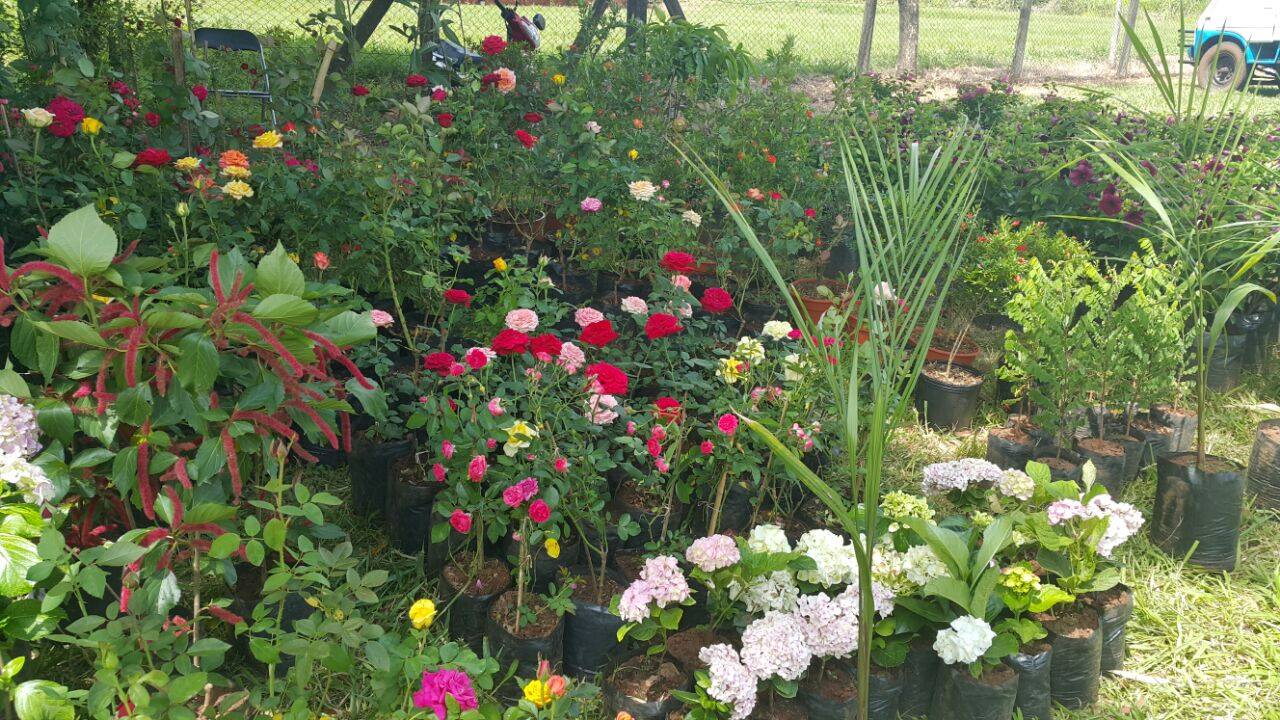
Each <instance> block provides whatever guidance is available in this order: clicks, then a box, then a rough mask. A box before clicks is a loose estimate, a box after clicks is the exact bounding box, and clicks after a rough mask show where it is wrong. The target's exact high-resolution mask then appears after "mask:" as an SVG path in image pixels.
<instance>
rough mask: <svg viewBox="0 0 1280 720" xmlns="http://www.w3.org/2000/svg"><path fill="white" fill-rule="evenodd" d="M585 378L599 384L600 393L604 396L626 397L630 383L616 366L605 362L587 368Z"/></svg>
mask: <svg viewBox="0 0 1280 720" xmlns="http://www.w3.org/2000/svg"><path fill="white" fill-rule="evenodd" d="M586 375H587V377H589V378H593V379H594V380H595V381H596V382H597V383H599V384H600V391H601V392H602V393H604V394H605V395H626V394H627V389H628V387H629V385H630V381H629V380H628V378H627V374H626V373H625V372H623V371H622V370H620V369H619V368H618V367H617V366H614V365H611V364H609V363H607V362H600V363H595V364H594V365H588V366H587V373H586Z"/></svg>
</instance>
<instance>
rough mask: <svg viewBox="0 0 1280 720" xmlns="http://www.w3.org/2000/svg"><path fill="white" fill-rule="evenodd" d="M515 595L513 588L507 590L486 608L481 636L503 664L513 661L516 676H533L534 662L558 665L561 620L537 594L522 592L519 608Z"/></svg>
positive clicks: (561, 645)
mask: <svg viewBox="0 0 1280 720" xmlns="http://www.w3.org/2000/svg"><path fill="white" fill-rule="evenodd" d="M516 597H517V594H516V591H515V590H508V591H507V592H505V593H503V594H502V597H499V598H498V599H497V600H495V601H494V603H493V606H492V607H490V608H489V621H488V624H487V625H486V627H485V637H486V638H488V640H489V649H490V651H491V652H493V653H494V654H496V655H497V656H498V660H499V661H500V662H501V663H502V664H503V665H504V666H505V665H507V664H509V663H510V662H511V661H513V660H514V661H515V662H516V664H517V666H516V675H518V676H520V677H534V676H536V675H537V674H538V665H539V663H540V662H542V661H544V660H545V661H546V662H548V663H551V667H552V668H553V669H555V668H558V667H560V665H561V663H562V662H563V660H564V619H563V618H562V617H560V616H559V615H557V614H556V613H555V611H553V610H552V609H551V608H550V607H548V606H547V602H546V600H543V599H542V597H541V596H539V595H535V594H533V593H530V592H525V594H524V608H523V609H521V608H518V607H517V606H516ZM530 614H531V616H530ZM517 618H519V622H518V623H517Z"/></svg>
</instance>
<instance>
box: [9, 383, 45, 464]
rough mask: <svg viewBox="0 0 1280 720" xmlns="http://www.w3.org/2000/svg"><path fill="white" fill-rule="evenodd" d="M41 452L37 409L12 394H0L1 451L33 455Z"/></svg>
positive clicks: (26, 455)
mask: <svg viewBox="0 0 1280 720" xmlns="http://www.w3.org/2000/svg"><path fill="white" fill-rule="evenodd" d="M38 452H40V426H39V425H37V424H36V411H35V408H33V407H31V406H30V405H28V404H27V403H24V402H23V401H22V400H20V399H18V398H16V397H14V396H12V395H0V453H4V454H6V455H18V456H20V457H31V456H32V455H35V454H36V453H38Z"/></svg>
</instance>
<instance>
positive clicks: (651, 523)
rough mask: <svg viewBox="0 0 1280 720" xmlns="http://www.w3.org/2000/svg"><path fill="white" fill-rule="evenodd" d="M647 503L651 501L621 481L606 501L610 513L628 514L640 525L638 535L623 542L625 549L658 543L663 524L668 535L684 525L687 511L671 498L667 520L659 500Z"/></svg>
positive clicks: (665, 511)
mask: <svg viewBox="0 0 1280 720" xmlns="http://www.w3.org/2000/svg"><path fill="white" fill-rule="evenodd" d="M651 500H653V498H649V497H647V496H646V494H645V493H642V492H640V491H639V490H638V489H637V488H636V485H635V484H634V483H633V482H623V483H622V484H621V485H620V486H619V487H618V492H617V493H616V494H615V495H614V496H613V499H612V500H611V501H610V510H612V511H613V512H615V513H617V514H618V515H622V514H624V513H625V514H628V515H630V516H631V519H632V520H635V521H636V522H637V523H638V524H639V525H640V532H639V534H637V535H636V536H635V537H632V538H629V539H628V540H627V541H626V542H625V543H624V546H625V547H641V546H643V545H645V544H647V543H650V542H656V541H659V540H660V539H661V538H662V529H663V526H664V523H665V526H666V528H667V531H668V532H670V531H672V530H675V529H677V528H679V527H680V526H681V524H682V523H683V522H684V516H685V513H686V511H687V508H686V507H685V505H684V504H683V503H681V502H680V501H679V500H678V499H675V498H673V499H672V504H671V507H670V511H669V515H670V517H668V509H667V508H666V507H663V506H662V505H661V501H658V502H657V503H654V502H647V501H651Z"/></svg>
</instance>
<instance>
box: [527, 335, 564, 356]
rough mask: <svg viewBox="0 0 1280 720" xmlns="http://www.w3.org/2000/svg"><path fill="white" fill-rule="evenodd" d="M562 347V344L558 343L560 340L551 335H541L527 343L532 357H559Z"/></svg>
mask: <svg viewBox="0 0 1280 720" xmlns="http://www.w3.org/2000/svg"><path fill="white" fill-rule="evenodd" d="M563 347H564V343H562V342H560V338H558V337H556V336H555V335H552V334H551V333H543V334H541V335H539V336H537V337H535V338H534V339H533V340H531V341H529V352H531V353H533V354H534V355H539V354H542V353H546V354H547V355H550V356H551V357H559V356H560V350H561V348H563Z"/></svg>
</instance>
